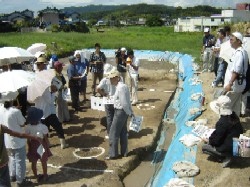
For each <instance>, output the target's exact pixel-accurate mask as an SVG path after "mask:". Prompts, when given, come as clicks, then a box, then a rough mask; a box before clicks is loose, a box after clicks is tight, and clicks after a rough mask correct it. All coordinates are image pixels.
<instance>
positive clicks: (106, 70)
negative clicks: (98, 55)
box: [103, 63, 114, 75]
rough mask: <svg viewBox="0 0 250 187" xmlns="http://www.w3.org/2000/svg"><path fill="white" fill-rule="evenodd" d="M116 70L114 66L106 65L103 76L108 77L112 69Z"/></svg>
mask: <svg viewBox="0 0 250 187" xmlns="http://www.w3.org/2000/svg"><path fill="white" fill-rule="evenodd" d="M113 68H114V66H112V65H111V64H108V63H106V64H105V65H104V67H103V74H104V75H107V74H108V73H109V72H110V71H111V70H112V69H113Z"/></svg>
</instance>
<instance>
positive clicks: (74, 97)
mask: <svg viewBox="0 0 250 187" xmlns="http://www.w3.org/2000/svg"><path fill="white" fill-rule="evenodd" d="M69 63H70V64H69V65H68V69H67V75H68V79H69V89H70V95H71V101H72V108H74V109H75V112H78V111H80V104H79V102H80V101H79V92H80V85H79V81H80V80H81V79H82V76H81V75H80V74H79V73H78V71H77V68H76V61H75V57H74V56H70V57H69Z"/></svg>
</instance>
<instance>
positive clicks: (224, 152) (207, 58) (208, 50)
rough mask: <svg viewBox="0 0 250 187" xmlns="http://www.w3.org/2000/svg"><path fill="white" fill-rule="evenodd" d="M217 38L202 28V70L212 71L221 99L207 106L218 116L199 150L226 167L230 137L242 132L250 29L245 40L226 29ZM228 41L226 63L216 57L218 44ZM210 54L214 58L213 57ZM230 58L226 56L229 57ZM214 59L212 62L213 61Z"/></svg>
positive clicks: (214, 85)
mask: <svg viewBox="0 0 250 187" xmlns="http://www.w3.org/2000/svg"><path fill="white" fill-rule="evenodd" d="M217 35H218V38H217V40H216V39H215V37H214V36H213V35H212V34H210V32H209V28H205V29H204V37H203V49H202V52H203V53H204V54H203V57H204V58H203V68H204V69H203V71H209V72H212V71H214V73H215V79H214V81H213V82H212V87H218V86H219V84H220V83H222V85H221V86H222V87H223V91H222V92H221V96H219V97H218V99H216V100H215V101H213V102H211V103H210V107H211V109H212V110H213V111H214V112H215V113H216V114H217V115H219V120H218V122H217V123H216V126H215V131H214V132H213V133H212V135H211V136H210V137H209V139H206V140H205V142H207V143H206V144H204V145H203V147H202V150H203V152H204V153H207V154H209V155H211V156H214V157H216V158H218V159H220V160H224V162H225V165H224V166H227V165H228V164H229V163H230V162H231V158H232V154H233V138H239V136H240V134H242V133H243V128H242V125H241V123H240V117H245V114H246V104H247V99H246V98H247V94H248V91H249V87H248V84H249V82H248V76H249V75H248V74H247V70H248V68H249V67H248V66H249V57H248V53H247V47H246V46H247V45H250V44H247V40H246V39H245V37H249V35H250V28H248V29H247V32H246V35H245V37H243V35H242V34H241V33H240V32H233V33H230V27H228V26H226V27H224V28H221V29H219V30H218V32H217ZM228 40H229V41H230V45H231V47H232V48H233V53H232V54H231V58H230V60H229V61H228V62H227V61H226V60H225V59H223V58H222V57H220V50H221V44H222V43H224V42H226V41H228ZM213 55H214V56H215V58H213ZM229 55H230V54H229ZM213 59H214V61H213Z"/></svg>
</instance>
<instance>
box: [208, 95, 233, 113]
mask: <svg viewBox="0 0 250 187" xmlns="http://www.w3.org/2000/svg"><path fill="white" fill-rule="evenodd" d="M210 108H211V109H212V110H213V111H214V112H215V113H216V114H219V115H231V114H232V113H233V111H232V109H231V100H230V98H229V97H228V96H226V95H221V96H219V97H218V99H217V100H214V101H212V102H211V103H210Z"/></svg>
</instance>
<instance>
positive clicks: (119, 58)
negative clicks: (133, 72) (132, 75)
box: [115, 47, 128, 82]
mask: <svg viewBox="0 0 250 187" xmlns="http://www.w3.org/2000/svg"><path fill="white" fill-rule="evenodd" d="M127 57H128V56H127V55H126V48H125V47H122V48H121V49H118V51H116V56H115V61H116V64H117V70H118V71H119V72H120V74H121V76H122V78H123V81H124V82H125V80H126V74H127V69H126V59H127Z"/></svg>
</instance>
